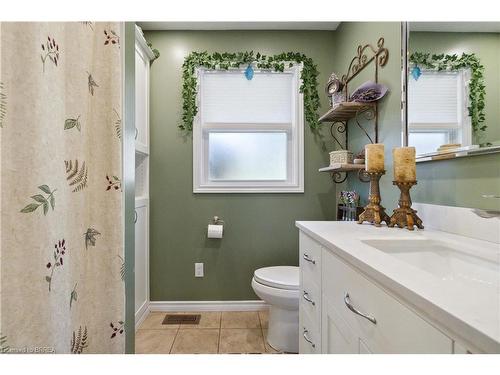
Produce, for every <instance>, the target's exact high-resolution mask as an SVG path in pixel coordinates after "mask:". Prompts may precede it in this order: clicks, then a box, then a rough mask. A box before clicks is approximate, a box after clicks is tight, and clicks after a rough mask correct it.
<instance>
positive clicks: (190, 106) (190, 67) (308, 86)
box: [179, 51, 320, 131]
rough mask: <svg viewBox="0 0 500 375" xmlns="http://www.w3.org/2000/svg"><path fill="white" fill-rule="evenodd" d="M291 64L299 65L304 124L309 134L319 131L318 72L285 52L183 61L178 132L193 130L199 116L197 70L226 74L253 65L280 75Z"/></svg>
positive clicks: (199, 55) (192, 57)
mask: <svg viewBox="0 0 500 375" xmlns="http://www.w3.org/2000/svg"><path fill="white" fill-rule="evenodd" d="M294 63H298V64H300V63H302V64H303V68H302V74H301V79H302V85H301V86H300V92H301V93H303V94H304V112H305V118H306V121H307V122H308V123H309V127H310V128H311V129H312V130H315V129H318V128H319V126H320V123H319V121H318V115H317V113H316V111H317V110H318V108H319V95H318V88H317V87H318V75H319V72H318V69H317V66H316V64H314V62H313V60H312V59H311V58H309V57H307V56H306V55H304V54H301V53H297V52H286V53H280V54H278V55H272V56H267V55H262V54H260V53H257V54H254V52H253V51H249V52H248V51H245V52H238V53H228V52H224V53H219V52H214V53H212V54H210V53H208V52H206V51H205V52H192V53H191V54H189V55H188V56H187V57H186V58H185V59H184V64H183V65H182V80H183V83H182V100H183V104H182V120H181V123H180V124H179V128H180V129H182V130H185V131H192V130H193V120H194V117H195V116H196V114H197V113H198V108H197V106H196V84H197V83H196V74H195V73H196V68H198V67H203V68H207V69H214V70H216V69H218V70H228V69H230V68H233V69H234V68H236V69H237V68H240V67H241V66H245V65H248V64H255V65H256V67H257V68H259V69H268V70H274V71H275V72H283V71H284V70H285V66H286V65H288V67H292V66H293V64H294Z"/></svg>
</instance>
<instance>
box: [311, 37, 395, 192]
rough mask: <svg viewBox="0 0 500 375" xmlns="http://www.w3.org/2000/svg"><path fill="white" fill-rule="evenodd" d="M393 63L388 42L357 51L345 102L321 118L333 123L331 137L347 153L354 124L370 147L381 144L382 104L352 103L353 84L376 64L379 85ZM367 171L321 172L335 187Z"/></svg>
mask: <svg viewBox="0 0 500 375" xmlns="http://www.w3.org/2000/svg"><path fill="white" fill-rule="evenodd" d="M388 59H389V50H388V49H387V48H385V47H384V38H383V37H381V38H379V39H378V41H377V45H376V46H373V45H371V44H365V45H364V46H362V45H359V46H358V48H357V49H356V55H355V56H354V57H353V58H352V60H351V62H350V64H349V67H348V68H347V73H346V74H344V75H343V76H342V79H341V82H342V85H343V87H344V88H343V90H344V91H345V101H344V102H341V103H337V104H336V105H335V106H333V108H331V109H330V110H329V111H328V112H326V113H325V114H324V115H323V116H321V117H320V118H319V121H320V122H327V123H331V125H330V134H331V136H332V138H333V140H334V141H335V143H336V144H337V145H339V146H340V149H342V150H347V149H348V145H349V137H348V135H349V132H348V123H349V121H350V120H352V121H351V122H354V123H355V124H356V125H357V126H358V127H359V129H361V131H362V132H363V133H364V134H365V135H366V137H367V138H368V141H369V142H370V143H378V103H377V102H373V103H359V102H350V101H348V100H349V98H350V96H349V88H348V86H349V83H350V82H351V81H352V80H353V79H354V77H356V76H357V75H358V74H359V73H360V72H362V71H363V70H364V69H365V68H366V67H368V66H370V65H371V63H373V65H372V66H373V67H374V69H375V72H374V82H375V83H378V70H379V68H382V67H384V66H385V65H386V64H387V60H388ZM360 115H364V117H365V118H366V120H369V121H372V122H373V135H370V133H371V132H370V133H368V131H367V130H366V129H365V127H364V126H362V125H361V123H360V122H359V117H360ZM340 134H344V137H343V138H344V140H343V142H342V139H339V138H340V137H339V135H340ZM364 169H365V166H364V164H334V165H331V166H329V167H325V168H321V169H320V170H319V171H320V172H329V173H331V174H332V179H333V181H334V182H335V183H341V182H344V181H345V180H346V179H347V174H348V172H352V171H358V174H359V173H361V171H363V170H364Z"/></svg>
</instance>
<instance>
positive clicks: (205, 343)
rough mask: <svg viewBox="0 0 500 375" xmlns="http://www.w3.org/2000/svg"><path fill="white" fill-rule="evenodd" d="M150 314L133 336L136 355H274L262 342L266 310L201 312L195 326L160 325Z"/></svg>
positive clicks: (157, 315) (154, 314) (159, 318)
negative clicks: (198, 321)
mask: <svg viewBox="0 0 500 375" xmlns="http://www.w3.org/2000/svg"><path fill="white" fill-rule="evenodd" d="M165 314H166V312H152V313H150V314H149V316H148V317H147V318H146V320H144V322H143V323H142V324H141V326H140V327H139V330H138V331H137V332H136V336H135V351H136V353H137V354H216V353H221V354H222V353H263V354H264V353H266V354H267V353H269V354H273V353H278V352H277V351H276V350H274V349H273V348H271V346H269V344H267V342H266V339H265V337H266V335H267V321H268V311H258V312H257V311H223V312H220V311H217V312H201V313H198V314H201V319H200V323H199V324H197V325H188V324H186V325H184V324H181V325H179V324H177V325H166V324H162V321H163V318H164V317H165Z"/></svg>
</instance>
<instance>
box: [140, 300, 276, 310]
mask: <svg viewBox="0 0 500 375" xmlns="http://www.w3.org/2000/svg"><path fill="white" fill-rule="evenodd" d="M268 307H269V306H268V305H267V304H266V303H265V302H264V301H255V300H251V301H151V302H149V311H261V310H265V309H267V308H268Z"/></svg>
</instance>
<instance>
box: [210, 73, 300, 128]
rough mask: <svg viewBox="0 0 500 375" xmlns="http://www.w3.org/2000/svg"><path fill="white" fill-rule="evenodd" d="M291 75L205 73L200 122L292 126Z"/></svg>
mask: <svg viewBox="0 0 500 375" xmlns="http://www.w3.org/2000/svg"><path fill="white" fill-rule="evenodd" d="M293 78H294V76H293V74H286V73H281V74H275V73H269V72H255V74H254V77H253V79H252V80H247V79H245V77H244V76H243V75H242V73H241V72H239V71H238V72H234V73H233V72H224V73H221V72H218V73H216V74H211V73H207V74H204V77H203V83H202V92H201V102H202V119H203V123H233V124H235V123H252V124H258V123H266V124H270V123H291V122H292V115H293V114H292V111H293V104H292V103H293Z"/></svg>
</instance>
